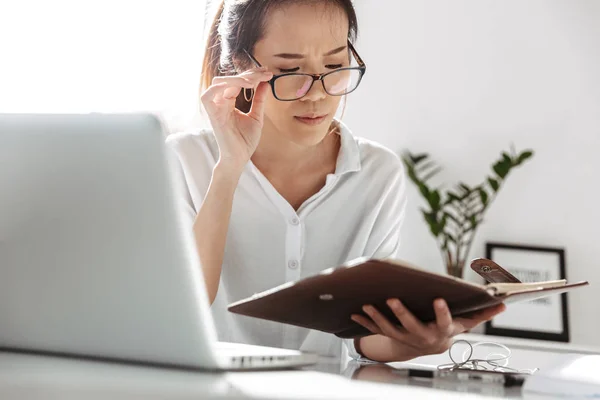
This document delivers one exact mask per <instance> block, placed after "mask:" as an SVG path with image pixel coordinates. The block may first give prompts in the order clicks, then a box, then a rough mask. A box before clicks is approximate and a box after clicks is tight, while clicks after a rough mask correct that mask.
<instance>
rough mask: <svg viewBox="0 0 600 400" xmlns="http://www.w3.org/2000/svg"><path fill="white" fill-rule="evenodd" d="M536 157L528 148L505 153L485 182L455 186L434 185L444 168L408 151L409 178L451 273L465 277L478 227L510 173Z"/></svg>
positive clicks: (428, 158)
mask: <svg viewBox="0 0 600 400" xmlns="http://www.w3.org/2000/svg"><path fill="white" fill-rule="evenodd" d="M532 156H533V151H531V150H525V151H523V152H521V153H519V154H517V153H516V152H515V150H514V148H512V149H511V153H508V152H502V155H501V157H500V159H498V160H497V161H496V162H495V163H493V164H492V171H493V174H492V175H490V176H487V177H486V179H485V180H484V182H483V183H481V184H479V185H476V186H469V185H467V184H466V183H464V182H459V183H458V184H456V185H454V189H448V190H443V189H442V188H441V187H431V186H430V185H429V181H430V179H431V178H433V177H434V176H435V175H436V174H438V173H439V172H440V170H441V168H440V167H439V166H437V165H436V163H435V162H434V161H432V160H431V159H430V157H429V155H428V154H426V153H423V154H412V153H410V152H406V153H404V154H403V155H402V160H403V162H404V165H405V166H406V170H407V174H408V177H409V178H410V180H411V181H412V182H413V183H414V184H415V185H416V186H417V188H418V189H419V193H421V195H422V196H423V197H424V198H425V201H426V202H427V205H428V208H421V212H422V213H423V217H424V218H425V221H426V222H427V224H428V225H429V230H430V231H431V233H432V234H433V236H434V237H435V238H436V241H437V243H438V246H439V248H440V251H441V255H442V259H443V260H444V264H445V265H446V269H447V271H448V274H449V275H452V276H455V277H459V278H462V276H463V271H464V267H465V263H466V260H467V257H468V255H469V251H470V249H471V245H472V244H473V239H474V237H475V234H476V232H477V228H478V227H479V226H480V225H481V223H482V222H483V217H484V214H485V212H486V211H487V209H488V208H489V206H490V204H491V203H492V202H493V200H494V199H495V198H496V196H497V195H498V191H499V190H500V188H501V187H502V185H503V184H504V182H505V181H506V177H507V176H508V174H509V173H510V172H511V171H512V170H513V169H514V168H516V167H518V166H520V165H521V164H523V162H525V161H526V160H527V159H529V158H531V157H532Z"/></svg>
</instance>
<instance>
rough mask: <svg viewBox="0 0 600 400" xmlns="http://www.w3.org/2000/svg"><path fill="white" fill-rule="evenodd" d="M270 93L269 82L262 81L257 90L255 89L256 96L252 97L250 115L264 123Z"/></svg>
mask: <svg viewBox="0 0 600 400" xmlns="http://www.w3.org/2000/svg"><path fill="white" fill-rule="evenodd" d="M268 93H269V84H268V83H267V82H261V83H259V84H258V87H257V88H256V90H254V98H253V99H252V106H251V107H250V111H249V112H248V116H249V117H251V118H252V119H255V120H257V121H258V122H260V123H261V124H262V122H263V116H264V114H265V101H266V99H267V95H268Z"/></svg>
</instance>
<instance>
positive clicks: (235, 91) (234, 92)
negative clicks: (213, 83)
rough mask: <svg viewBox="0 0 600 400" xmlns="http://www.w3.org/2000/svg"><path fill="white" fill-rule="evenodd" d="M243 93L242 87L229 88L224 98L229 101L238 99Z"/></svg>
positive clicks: (224, 93)
mask: <svg viewBox="0 0 600 400" xmlns="http://www.w3.org/2000/svg"><path fill="white" fill-rule="evenodd" d="M241 91H242V88H241V87H228V88H227V89H225V91H224V92H223V98H224V99H227V100H231V99H236V98H237V97H238V95H239V94H240V92H241Z"/></svg>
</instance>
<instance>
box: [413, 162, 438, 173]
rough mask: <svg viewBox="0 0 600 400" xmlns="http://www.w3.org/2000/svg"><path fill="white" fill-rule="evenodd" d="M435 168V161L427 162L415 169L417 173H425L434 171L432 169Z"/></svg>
mask: <svg viewBox="0 0 600 400" xmlns="http://www.w3.org/2000/svg"><path fill="white" fill-rule="evenodd" d="M435 166H436V163H435V161H426V162H424V163H423V164H420V165H416V166H415V168H416V170H417V171H419V172H425V171H427V170H428V169H432V168H433V167H435Z"/></svg>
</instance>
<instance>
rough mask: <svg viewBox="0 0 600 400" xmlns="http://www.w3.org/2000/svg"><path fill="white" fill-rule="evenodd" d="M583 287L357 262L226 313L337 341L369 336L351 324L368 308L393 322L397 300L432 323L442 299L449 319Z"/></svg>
mask: <svg viewBox="0 0 600 400" xmlns="http://www.w3.org/2000/svg"><path fill="white" fill-rule="evenodd" d="M471 267H472V268H473V269H474V270H475V271H482V272H484V273H487V272H489V269H491V268H496V269H497V268H501V267H500V266H498V265H496V264H495V263H493V262H491V261H490V260H486V259H477V260H474V261H473V262H472V263H471ZM587 284H588V283H587V282H579V283H575V284H567V283H566V281H552V282H538V283H535V284H527V283H514V282H511V283H504V282H503V283H490V284H487V285H478V284H475V283H471V282H467V281H465V280H462V279H459V278H455V277H451V276H448V275H441V274H436V273H432V272H428V271H425V270H422V269H419V268H416V267H413V266H410V265H409V264H407V263H404V262H401V261H395V260H375V259H364V258H361V259H357V260H355V261H353V262H350V263H348V264H346V265H343V266H340V267H336V268H330V269H328V270H325V271H323V272H322V273H320V274H318V275H314V276H311V277H308V278H305V279H302V280H299V281H297V282H291V283H287V284H285V285H282V286H278V287H275V288H273V289H270V290H267V291H265V292H262V293H258V294H255V295H254V296H252V297H250V298H247V299H244V300H241V301H238V302H236V303H233V304H231V305H230V306H229V308H228V309H229V311H231V312H234V313H237V314H242V315H246V316H250V317H255V318H262V319H267V320H271V321H276V322H281V323H286V324H291V325H296V326H300V327H304V328H310V329H316V330H320V331H323V332H328V333H332V334H335V335H336V336H338V337H341V338H356V337H361V336H367V335H370V334H371V332H370V331H368V330H367V329H366V328H364V327H362V326H361V325H359V324H357V323H355V322H354V321H352V320H351V319H350V316H351V315H352V314H359V313H360V314H363V312H362V306H363V305H365V304H372V305H374V306H375V307H377V308H378V309H379V310H380V311H381V312H382V313H383V314H384V315H385V316H386V317H388V318H389V319H391V320H397V318H395V316H394V315H393V313H392V312H391V310H390V309H389V307H387V305H386V300H387V299H390V298H398V299H400V301H402V302H403V303H404V305H405V306H406V307H407V308H408V309H409V310H410V311H411V312H412V313H413V314H415V316H416V317H417V318H419V319H420V320H421V321H424V322H428V321H433V320H434V319H435V313H434V311H433V301H434V300H435V299H436V298H444V299H445V300H446V302H447V303H448V306H449V308H450V311H451V313H452V315H453V316H459V315H467V314H469V313H472V312H474V311H478V310H481V309H483V308H486V307H490V306H494V305H496V304H500V303H502V302H512V301H524V300H530V299H534V298H539V297H544V296H548V295H551V294H558V293H563V292H566V291H568V290H571V289H574V288H576V287H580V286H585V285H587Z"/></svg>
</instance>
